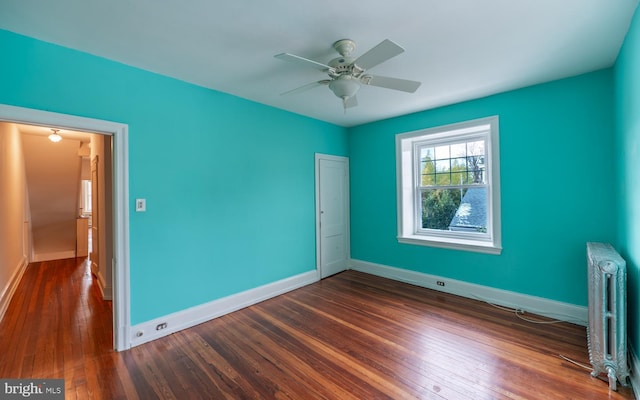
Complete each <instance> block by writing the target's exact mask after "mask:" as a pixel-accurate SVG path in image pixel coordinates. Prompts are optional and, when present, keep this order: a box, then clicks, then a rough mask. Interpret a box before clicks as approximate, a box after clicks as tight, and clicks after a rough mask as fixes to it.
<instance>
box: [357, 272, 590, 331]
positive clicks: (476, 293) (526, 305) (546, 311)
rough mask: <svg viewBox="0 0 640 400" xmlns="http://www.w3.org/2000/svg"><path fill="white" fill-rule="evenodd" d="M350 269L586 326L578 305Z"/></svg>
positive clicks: (450, 282) (412, 274) (422, 277)
mask: <svg viewBox="0 0 640 400" xmlns="http://www.w3.org/2000/svg"><path fill="white" fill-rule="evenodd" d="M351 269H353V270H355V271H360V272H365V273H368V274H372V275H377V276H381V277H384V278H389V279H394V280H397V281H401V282H406V283H411V284H413V285H417V286H422V287H425V288H429V289H433V290H438V291H440V292H445V293H451V294H455V295H458V296H462V297H467V298H470V299H476V300H484V301H487V302H490V303H492V304H496V305H500V306H504V307H509V308H514V309H521V310H523V311H525V312H527V313H532V314H537V315H543V316H545V317H549V318H553V319H557V320H561V321H567V322H571V323H574V324H578V325H583V326H587V321H588V308H587V307H586V306H577V305H575V304H569V303H563V302H559V301H555V300H549V299H545V298H542V297H536V296H530V295H526V294H522V293H517V292H511V291H508V290H502V289H495V288H492V287H489V286H482V285H476V284H474V283H468V282H463V281H458V280H454V279H450V278H444V277H440V276H436V275H429V274H425V273H422V272H416V271H410V270H407V269H402V268H395V267H389V266H386V265H381V264H375V263H370V262H367V261H360V260H351ZM437 282H443V283H444V286H440V285H438V284H437Z"/></svg>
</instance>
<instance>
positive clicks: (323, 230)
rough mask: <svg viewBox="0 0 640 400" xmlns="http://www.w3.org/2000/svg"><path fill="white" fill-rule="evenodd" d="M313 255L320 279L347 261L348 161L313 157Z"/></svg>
mask: <svg viewBox="0 0 640 400" xmlns="http://www.w3.org/2000/svg"><path fill="white" fill-rule="evenodd" d="M316 238H317V239H316V242H317V243H316V247H317V249H316V254H317V265H318V269H319V270H320V277H321V278H325V277H327V276H329V275H333V274H335V273H338V272H340V271H344V270H345V269H347V264H348V261H349V159H348V158H346V157H337V156H330V155H325V154H316Z"/></svg>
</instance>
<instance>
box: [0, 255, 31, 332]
mask: <svg viewBox="0 0 640 400" xmlns="http://www.w3.org/2000/svg"><path fill="white" fill-rule="evenodd" d="M27 265H29V262H28V260H27V258H26V257H23V258H22V259H21V260H20V263H19V264H18V266H17V267H16V269H15V271H14V272H13V275H12V276H11V279H9V282H7V286H5V287H4V288H3V290H2V293H1V294H0V322H2V319H3V318H4V314H5V313H6V312H7V308H9V303H10V302H11V299H12V298H13V294H14V293H15V292H16V288H17V287H18V284H19V283H20V280H21V279H22V275H24V271H25V270H26V269H27Z"/></svg>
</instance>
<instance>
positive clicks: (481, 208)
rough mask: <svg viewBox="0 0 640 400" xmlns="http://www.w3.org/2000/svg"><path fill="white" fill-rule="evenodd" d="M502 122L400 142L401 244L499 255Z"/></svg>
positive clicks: (434, 130) (454, 128)
mask: <svg viewBox="0 0 640 400" xmlns="http://www.w3.org/2000/svg"><path fill="white" fill-rule="evenodd" d="M498 140H499V138H498V117H497V116H494V117H489V118H482V119H478V120H473V121H468V122H463V123H458V124H453V125H447V126H442V127H437V128H432V129H426V130H421V131H417V132H409V133H403V134H399V135H397V136H396V151H397V163H398V241H399V242H401V243H410V244H419V245H425V246H436V247H445V248H451V249H461V250H471V251H479V252H485V253H491V254H500V252H501V250H502V248H501V235H500V162H499V158H500V155H499V143H498Z"/></svg>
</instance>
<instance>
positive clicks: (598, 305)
mask: <svg viewBox="0 0 640 400" xmlns="http://www.w3.org/2000/svg"><path fill="white" fill-rule="evenodd" d="M587 268H588V278H589V280H588V284H589V325H588V327H587V339H588V344H589V359H590V361H591V366H592V367H593V371H592V372H591V375H592V376H600V375H602V374H606V376H607V379H608V380H609V388H610V389H612V390H617V385H616V383H617V381H619V382H620V383H621V384H622V385H623V386H627V384H628V383H627V379H628V377H629V367H628V365H627V270H626V263H625V261H624V260H623V259H622V257H620V255H619V254H618V253H617V252H616V251H615V249H614V248H613V247H612V246H611V245H610V244H607V243H595V242H589V243H587Z"/></svg>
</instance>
